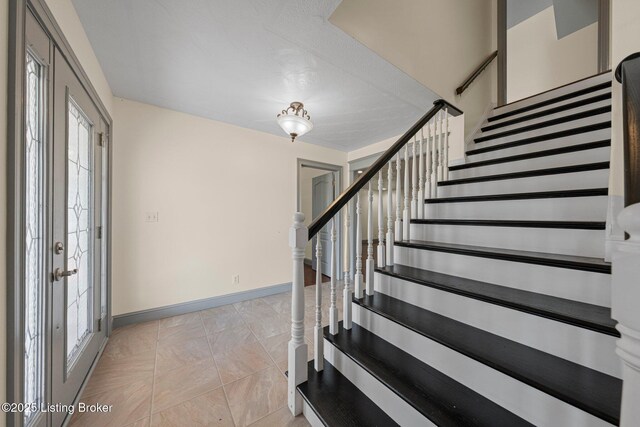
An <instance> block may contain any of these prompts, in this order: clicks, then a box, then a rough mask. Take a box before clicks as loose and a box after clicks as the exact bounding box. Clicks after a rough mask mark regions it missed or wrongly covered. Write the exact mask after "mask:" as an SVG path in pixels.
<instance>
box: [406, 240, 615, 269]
mask: <svg viewBox="0 0 640 427" xmlns="http://www.w3.org/2000/svg"><path fill="white" fill-rule="evenodd" d="M394 245H396V246H401V247H407V248H412V249H419V250H431V251H436V252H447V253H453V254H457V255H465V256H477V257H479V258H490V259H498V260H502V261H510V262H523V263H527V264H535V265H543V266H547V267H554V268H567V269H571V270H581V271H589V272H592V273H600V274H611V266H610V265H607V266H601V265H598V264H589V263H584V262H576V261H571V262H569V261H548V260H546V259H545V258H538V257H532V256H526V255H503V254H497V253H494V252H489V251H477V250H472V249H454V248H444V247H437V246H431V245H423V244H415V243H411V242H403V241H399V242H394ZM488 249H491V248H488Z"/></svg>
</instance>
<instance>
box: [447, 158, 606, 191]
mask: <svg viewBox="0 0 640 427" xmlns="http://www.w3.org/2000/svg"><path fill="white" fill-rule="evenodd" d="M600 169H609V162H608V161H607V162H597V163H585V164H581V165H572V166H560V167H556V168H544V169H532V170H526V171H518V172H508V173H500V174H494V175H483V176H474V177H470V178H460V179H451V180H449V181H441V182H438V186H439V187H446V186H449V185H461V184H471V183H474V182H486V181H502V180H505V179H518V178H532V177H536V176H546V175H558V174H566V173H576V172H587V171H593V170H600Z"/></svg>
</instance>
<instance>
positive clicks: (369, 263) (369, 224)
mask: <svg viewBox="0 0 640 427" xmlns="http://www.w3.org/2000/svg"><path fill="white" fill-rule="evenodd" d="M367 200H368V201H369V204H368V205H367V264H366V267H367V270H366V274H367V280H366V284H367V295H373V273H374V261H373V184H372V182H371V181H369V194H368V197H367Z"/></svg>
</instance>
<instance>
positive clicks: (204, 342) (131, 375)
mask: <svg viewBox="0 0 640 427" xmlns="http://www.w3.org/2000/svg"><path fill="white" fill-rule="evenodd" d="M341 296H342V285H340V286H338V295H337V297H338V303H337V305H338V308H339V312H340V316H341V315H342V298H341ZM322 299H323V308H324V310H323V312H324V313H323V323H324V324H325V325H326V324H327V319H328V310H329V300H330V295H329V284H328V283H325V284H323V298H322ZM314 304H315V286H307V287H305V326H306V329H305V338H306V340H307V342H308V344H309V359H312V356H313V344H312V339H313V329H312V327H313V322H314ZM290 307H291V294H290V293H285V294H278V295H272V296H268V297H264V298H258V299H254V300H249V301H244V302H240V303H236V304H233V305H227V306H222V307H216V308H212V309H209V310H204V311H200V312H196V313H189V314H184V315H181V316H175V317H170V318H166V319H161V320H159V321H153V322H148V323H142V324H137V325H131V326H127V327H123V328H119V329H116V330H115V331H114V332H113V334H112V336H111V338H110V339H109V343H108V344H107V347H106V349H105V351H104V353H103V355H102V357H101V359H100V361H99V362H98V365H97V367H96V369H95V371H94V372H93V375H92V377H91V378H90V379H89V383H88V384H87V387H86V388H85V390H84V392H83V395H82V398H81V401H83V402H85V403H88V404H89V403H101V404H107V405H113V406H112V411H111V412H110V413H106V414H90V413H84V414H78V413H76V415H75V416H74V417H73V419H72V420H71V426H73V427H79V426H91V427H102V426H110V427H111V426H123V427H124V426H131V427H150V426H154V427H155V426H236V427H241V426H252V427H258V426H260V427H265V426H269V427H278V426H296V427H298V426H308V425H309V424H308V423H307V421H306V420H305V419H304V417H302V416H299V417H295V418H294V417H292V416H291V414H290V412H289V410H288V408H287V382H286V379H285V376H284V372H285V370H286V369H287V342H288V341H289V338H290Z"/></svg>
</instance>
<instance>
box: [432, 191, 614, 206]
mask: <svg viewBox="0 0 640 427" xmlns="http://www.w3.org/2000/svg"><path fill="white" fill-rule="evenodd" d="M588 191H591V193H588ZM567 193H568V194H567ZM608 195H609V189H608V188H593V189H575V190H552V191H537V192H536V191H532V192H523V193H505V194H485V195H478V196H453V197H443V198H440V199H433V198H427V199H424V202H425V204H438V203H473V202H492V201H507V200H536V199H564V198H567V199H570V198H576V197H603V196H604V197H606V196H608Z"/></svg>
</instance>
